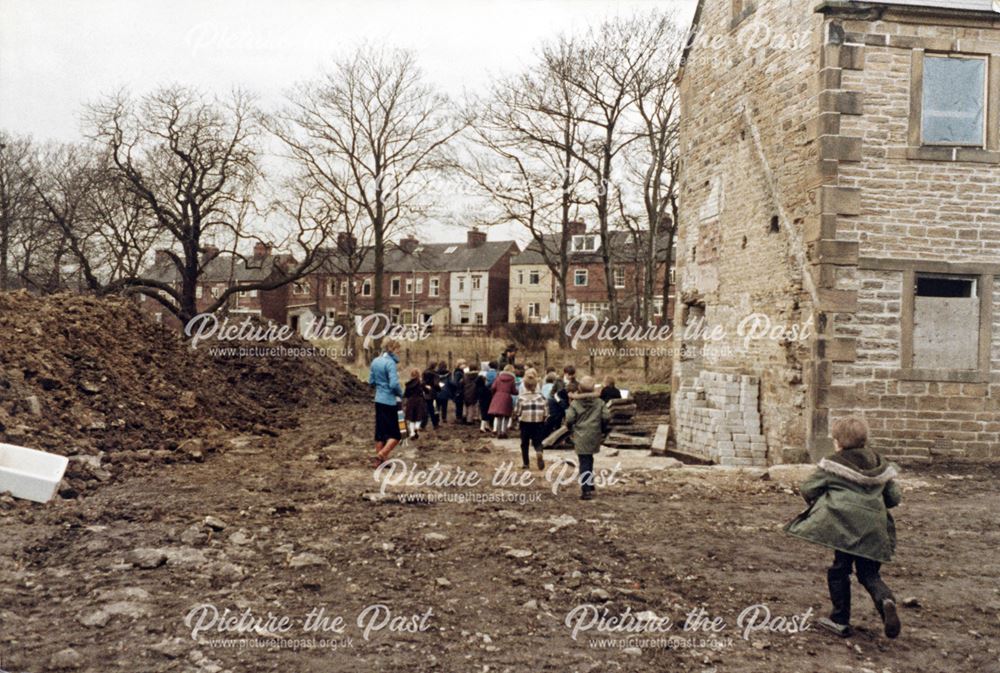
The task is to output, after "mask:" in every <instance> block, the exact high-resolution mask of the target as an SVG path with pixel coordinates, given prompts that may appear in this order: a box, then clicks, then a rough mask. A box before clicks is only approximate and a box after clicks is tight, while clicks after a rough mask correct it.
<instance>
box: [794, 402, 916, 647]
mask: <svg viewBox="0 0 1000 673" xmlns="http://www.w3.org/2000/svg"><path fill="white" fill-rule="evenodd" d="M830 434H831V435H832V436H833V446H834V450H835V453H834V454H833V455H832V456H830V457H828V458H824V459H822V460H821V461H820V462H819V465H818V466H817V468H818V469H817V470H816V471H815V472H814V473H813V474H812V476H810V477H809V478H808V479H807V480H806V481H804V482H803V483H802V486H801V487H800V490H801V492H802V497H803V498H805V500H806V502H807V503H809V509H807V510H806V511H805V512H803V513H802V514H800V515H799V516H797V517H796V518H795V519H794V520H793V521H791V522H790V523H789V524H788V525H787V526H785V530H786V531H787V532H788V533H790V534H791V535H795V536H797V537H800V538H803V539H804V540H807V541H809V542H813V543H815V544H820V545H823V546H825V547H832V548H833V550H834V551H833V565H831V566H830V568H829V570H827V574H826V577H827V586H828V588H829V590H830V602H831V603H833V611H832V612H831V613H830V617H829V618H826V617H822V618H820V619H818V620H817V624H819V625H820V626H822V627H824V628H826V629H827V630H830V631H832V632H834V633H836V634H837V635H839V636H842V637H845V638H846V637H847V636H849V635H850V634H851V626H850V624H851V568H852V566H853V568H854V571H855V572H856V573H857V576H858V581H859V582H860V583H861V586H863V587H864V588H865V590H866V591H868V593H869V595H870V596H871V597H872V601H874V603H875V609H876V610H878V613H879V616H880V617H881V618H882V622H883V625H884V627H885V635H886V636H887V637H889V638H895V637H897V636H898V635H899V631H900V623H899V615H898V614H897V611H896V598H895V596H893V594H892V591H891V590H890V589H889V587H888V586H886V584H885V582H883V581H882V577H881V575H880V574H879V570H880V568H881V567H882V564H883V563H887V562H889V561H890V560H891V559H892V554H893V552H894V551H895V550H896V526H895V523H894V522H893V519H892V515H891V514H890V513H889V509H891V508H893V507H895V506H896V505H898V504H899V502H900V500H901V498H902V495H901V493H900V490H899V486H897V485H896V482H895V481H893V479H894V478H895V477H896V476H898V471H897V470H896V466H895V465H893V464H892V463H890V462H888V461H886V460H885V459H883V458H882V456H880V455H879V454H877V453H875V452H874V451H872V450H871V449H869V448H867V447H866V446H865V444H866V443H867V441H868V427H867V426H866V425H865V422H864V421H862V420H861V419H860V418H855V417H847V418H842V419H839V420H838V421H836V422H835V423H834V424H833V428H832V430H831V433H830Z"/></svg>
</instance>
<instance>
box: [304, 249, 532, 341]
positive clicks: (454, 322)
mask: <svg viewBox="0 0 1000 673" xmlns="http://www.w3.org/2000/svg"><path fill="white" fill-rule="evenodd" d="M354 245H355V244H354V243H352V242H351V241H350V240H349V239H348V238H347V237H346V235H345V236H341V238H340V240H339V241H338V243H337V245H336V246H334V247H331V248H330V249H329V250H327V251H326V252H325V253H324V254H323V255H321V256H320V265H319V268H318V269H317V270H316V271H315V272H314V273H311V274H310V275H309V276H307V277H306V278H303V279H302V280H301V281H300V282H298V283H297V284H295V285H294V286H293V287H292V290H291V292H290V295H289V307H288V310H289V321H290V322H291V324H293V326H296V327H299V326H303V327H304V326H305V325H307V324H308V323H310V322H311V321H313V320H316V319H318V318H320V317H324V318H326V319H327V320H328V321H336V322H343V320H344V318H345V316H346V315H347V314H348V311H349V307H348V283H354V296H353V299H352V300H351V301H352V302H353V304H352V306H351V307H350V311H349V312H350V314H351V315H354V316H364V315H368V314H371V313H372V312H373V311H374V285H373V283H374V282H375V272H374V268H375V266H374V263H375V259H374V258H375V256H374V254H373V250H372V248H371V246H366V247H364V248H363V249H358V250H355V247H354ZM517 251H518V248H517V244H516V243H515V242H514V241H489V240H487V236H486V233H485V232H483V231H479V230H478V229H471V230H470V231H468V232H467V235H466V240H465V241H463V242H455V243H424V242H421V241H420V240H418V239H417V238H414V237H413V236H407V237H406V238H403V239H401V240H400V241H398V242H397V243H393V244H390V247H387V249H386V251H385V262H384V265H385V267H384V268H385V272H384V274H383V288H382V299H383V308H382V311H383V312H384V313H386V314H387V315H388V316H390V317H391V318H392V320H393V322H394V323H396V324H404V325H410V324H414V323H422V322H425V321H430V323H431V324H432V325H433V326H434V327H436V328H441V327H448V328H454V329H456V330H458V331H461V330H463V329H468V330H470V331H471V330H475V329H482V328H485V327H487V326H490V325H496V324H499V323H502V322H504V320H505V319H506V316H507V275H508V273H509V271H510V258H511V256H512V255H514V254H515V253H517Z"/></svg>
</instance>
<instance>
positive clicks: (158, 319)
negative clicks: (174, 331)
mask: <svg viewBox="0 0 1000 673" xmlns="http://www.w3.org/2000/svg"><path fill="white" fill-rule="evenodd" d="M156 322H163V312H162V311H159V312H157V313H156Z"/></svg>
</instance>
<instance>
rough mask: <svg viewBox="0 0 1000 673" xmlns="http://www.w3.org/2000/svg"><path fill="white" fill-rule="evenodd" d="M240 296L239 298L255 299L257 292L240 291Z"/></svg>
mask: <svg viewBox="0 0 1000 673" xmlns="http://www.w3.org/2000/svg"><path fill="white" fill-rule="evenodd" d="M240 296H241V297H256V296H257V290H241V291H240Z"/></svg>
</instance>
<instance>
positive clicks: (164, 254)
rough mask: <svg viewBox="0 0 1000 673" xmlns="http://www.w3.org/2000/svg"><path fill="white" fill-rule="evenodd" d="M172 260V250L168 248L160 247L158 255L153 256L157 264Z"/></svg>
mask: <svg viewBox="0 0 1000 673" xmlns="http://www.w3.org/2000/svg"><path fill="white" fill-rule="evenodd" d="M168 262H170V250H168V249H167V248H158V249H157V251H156V257H154V258H153V263H154V264H156V265H157V266H160V265H162V264H167V263H168Z"/></svg>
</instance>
